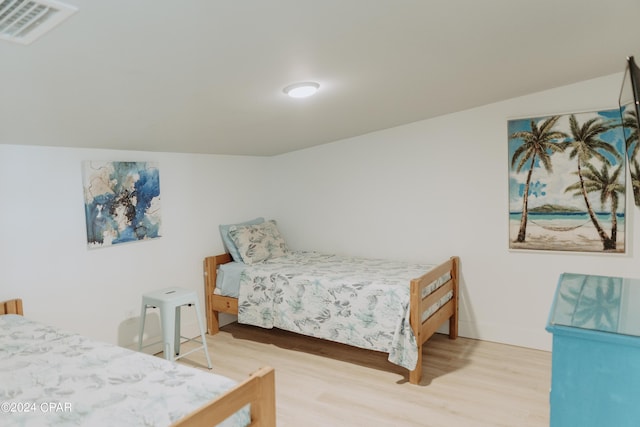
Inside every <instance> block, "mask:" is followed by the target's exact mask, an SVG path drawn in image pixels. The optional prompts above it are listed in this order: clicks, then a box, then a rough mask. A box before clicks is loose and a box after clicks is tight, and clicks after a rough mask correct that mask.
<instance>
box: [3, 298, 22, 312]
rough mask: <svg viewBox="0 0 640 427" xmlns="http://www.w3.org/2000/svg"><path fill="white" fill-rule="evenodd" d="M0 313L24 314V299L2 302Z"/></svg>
mask: <svg viewBox="0 0 640 427" xmlns="http://www.w3.org/2000/svg"><path fill="white" fill-rule="evenodd" d="M0 314H19V315H21V316H22V315H24V313H23V311H22V300H21V299H19V298H18V299H12V300H9V301H2V302H0Z"/></svg>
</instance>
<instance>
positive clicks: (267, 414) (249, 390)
mask: <svg viewBox="0 0 640 427" xmlns="http://www.w3.org/2000/svg"><path fill="white" fill-rule="evenodd" d="M275 396H276V393H275V372H274V370H273V368H271V367H264V368H260V369H259V370H258V371H256V372H254V373H253V374H251V375H250V376H249V378H247V379H246V380H244V381H243V382H242V383H240V384H238V385H237V386H236V387H235V388H234V389H233V393H226V394H224V395H222V396H220V397H218V398H217V399H216V400H214V401H213V402H211V403H209V404H207V405H205V406H203V407H202V408H200V409H198V410H197V411H195V412H193V413H191V414H190V415H188V416H187V417H186V418H183V419H182V420H180V421H178V422H177V423H175V424H173V425H172V427H204V426H215V425H218V424H220V423H221V422H222V421H224V420H225V419H226V418H228V417H229V416H231V415H232V414H233V413H235V412H237V411H239V410H240V409H242V408H243V407H244V406H245V405H246V404H248V403H250V404H251V424H249V426H250V427H275V426H276V397H275Z"/></svg>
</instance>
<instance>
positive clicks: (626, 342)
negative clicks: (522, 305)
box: [546, 273, 640, 427]
mask: <svg viewBox="0 0 640 427" xmlns="http://www.w3.org/2000/svg"><path fill="white" fill-rule="evenodd" d="M546 329H547V331H549V332H551V333H552V334H553V351H552V356H551V357H552V368H551V371H552V372H551V393H550V404H551V414H550V425H551V427H590V426H593V427H626V426H629V427H631V426H633V427H638V426H640V280H637V279H624V278H620V277H608V276H589V275H583V274H570V273H564V274H562V275H561V276H560V279H559V281H558V286H557V288H556V293H555V297H554V301H553V305H552V307H551V312H550V314H549V322H548V324H547V328H546Z"/></svg>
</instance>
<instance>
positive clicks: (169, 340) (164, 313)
mask: <svg viewBox="0 0 640 427" xmlns="http://www.w3.org/2000/svg"><path fill="white" fill-rule="evenodd" d="M160 317H162V340H163V342H164V358H165V359H167V360H170V361H172V362H173V361H174V360H175V356H174V353H173V352H174V348H173V343H174V338H175V335H174V334H175V327H176V323H175V317H176V311H175V310H171V309H167V307H160Z"/></svg>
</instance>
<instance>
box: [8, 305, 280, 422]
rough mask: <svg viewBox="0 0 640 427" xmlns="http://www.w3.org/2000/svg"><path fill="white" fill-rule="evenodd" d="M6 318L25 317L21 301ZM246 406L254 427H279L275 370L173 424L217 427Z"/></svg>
mask: <svg viewBox="0 0 640 427" xmlns="http://www.w3.org/2000/svg"><path fill="white" fill-rule="evenodd" d="M3 314H19V315H21V316H22V315H24V312H23V309H22V300H21V299H13V300H9V301H2V302H0V315H3ZM247 404H251V424H250V426H251V427H275V426H276V398H275V372H274V370H273V368H271V367H263V368H260V369H259V370H257V371H256V372H254V373H252V374H251V375H249V378H247V379H246V380H244V381H243V382H241V383H240V384H237V385H236V386H235V387H234V388H232V389H231V390H228V391H227V392H226V393H224V394H222V395H220V396H218V397H217V398H216V399H214V400H212V401H211V402H209V403H207V404H205V405H204V406H202V407H201V408H200V409H197V410H195V411H194V412H192V413H191V414H189V415H187V416H185V417H184V418H183V419H181V420H179V421H177V422H175V423H174V424H172V427H204V426H207V427H208V426H214V425H218V424H220V423H221V422H223V421H224V420H225V419H226V418H228V417H229V416H231V415H232V414H233V413H235V412H237V411H238V410H240V409H242V408H243V407H244V406H245V405H247Z"/></svg>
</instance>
